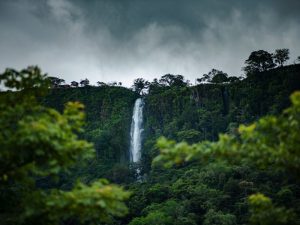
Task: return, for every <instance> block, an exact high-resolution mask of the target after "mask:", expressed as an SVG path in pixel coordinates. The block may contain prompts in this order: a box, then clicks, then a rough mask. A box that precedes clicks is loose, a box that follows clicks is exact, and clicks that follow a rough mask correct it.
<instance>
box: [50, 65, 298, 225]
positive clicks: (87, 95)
mask: <svg viewBox="0 0 300 225" xmlns="http://www.w3.org/2000/svg"><path fill="white" fill-rule="evenodd" d="M151 85H152V86H151ZM295 90H300V65H291V66H285V67H279V68H276V69H272V70H268V71H266V72H259V73H253V74H250V75H248V77H247V78H245V79H242V80H237V79H236V80H233V81H231V82H225V83H224V82H223V83H205V84H198V85H196V86H190V85H188V84H187V83H180V84H179V85H177V84H176V83H175V82H174V83H173V84H172V85H160V84H157V82H153V83H151V84H150V88H149V93H148V94H146V95H144V96H143V98H144V101H145V107H144V128H145V130H144V133H143V152H142V153H143V155H142V160H141V162H140V163H138V165H129V163H128V150H129V130H130V123H131V116H132V108H133V103H134V101H135V99H136V98H137V97H138V96H139V95H138V94H136V93H134V92H133V91H131V90H129V89H126V88H122V87H107V86H106V87H81V88H69V89H53V90H52V92H51V93H50V95H48V96H47V98H46V99H45V101H44V102H45V104H47V105H49V106H51V107H54V108H57V109H59V110H60V109H62V106H63V105H64V104H65V103H66V102H67V101H80V102H82V103H84V104H85V106H86V107H85V111H86V115H87V125H86V127H85V133H84V138H86V139H87V140H90V141H92V142H93V143H94V144H95V146H96V150H97V157H96V159H94V160H92V161H91V162H90V163H89V166H87V167H81V166H80V164H78V166H77V167H75V168H74V169H73V175H72V176H65V175H62V177H63V178H64V179H62V181H61V185H62V186H61V187H68V185H67V184H68V183H69V184H70V183H72V182H74V179H75V178H80V179H81V180H83V181H84V182H90V181H91V180H94V179H96V178H99V177H106V178H108V179H110V180H112V181H114V182H117V183H121V184H123V185H125V186H126V188H127V189H129V190H130V191H131V192H132V193H133V195H132V197H131V198H130V200H129V201H128V202H127V205H128V207H129V214H128V215H127V217H125V218H123V219H121V220H120V219H118V220H117V219H116V220H114V222H113V224H131V225H135V224H136V225H143V224H144V225H150V224H154V223H158V224H162V225H168V224H170V225H171V224H177V225H194V224H207V225H208V224H216V225H223V224H224V225H234V224H247V223H248V220H249V216H250V214H249V212H250V211H249V203H248V200H247V197H248V196H249V195H250V194H254V193H257V192H261V193H263V194H265V195H267V196H269V197H271V198H272V199H273V200H274V202H275V203H276V204H279V205H282V206H284V207H286V208H291V207H293V208H295V210H296V212H298V211H297V210H299V207H298V198H297V196H298V195H299V194H300V192H299V190H300V189H299V186H298V185H297V183H296V182H294V179H293V176H292V175H290V174H288V173H286V172H284V171H277V170H276V171H274V169H273V168H268V169H263V170H261V169H258V168H257V167H256V166H255V165H253V164H251V163H250V164H249V163H244V162H242V161H241V162H238V163H234V164H231V163H228V162H226V161H222V160H221V161H219V160H216V159H214V158H210V159H209V160H208V161H206V162H205V163H204V162H202V163H200V164H199V163H197V162H188V163H184V164H181V165H180V166H175V167H172V168H171V169H164V168H162V167H156V168H151V162H152V160H153V158H154V157H155V156H157V155H158V147H157V145H156V141H157V138H159V137H160V136H165V137H167V138H170V139H174V140H176V141H186V142H188V143H196V142H200V141H203V140H209V141H217V140H218V135H219V133H228V134H232V135H237V127H238V126H239V124H249V123H251V122H253V121H257V120H258V119H259V118H261V117H262V116H264V115H269V114H274V115H278V114H280V113H281V111H282V110H283V109H284V108H287V107H288V106H289V105H290V101H289V96H290V94H291V93H292V92H293V91H295ZM120 163H121V164H120ZM136 167H140V168H141V169H142V173H143V177H142V179H141V180H139V182H136V180H135V176H136V175H135V170H134V168H136ZM283 177H284V178H283ZM280 212H281V211H280ZM293 215H294V214H293ZM291 218H292V217H291ZM278 224H289V223H288V222H287V223H284V222H283V223H278ZM295 224H297V223H295Z"/></svg>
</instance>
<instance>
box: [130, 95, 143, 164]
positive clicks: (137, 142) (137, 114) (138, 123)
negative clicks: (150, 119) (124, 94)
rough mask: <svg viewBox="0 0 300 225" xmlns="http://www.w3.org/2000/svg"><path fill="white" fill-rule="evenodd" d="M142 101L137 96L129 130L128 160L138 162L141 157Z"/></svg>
mask: <svg viewBox="0 0 300 225" xmlns="http://www.w3.org/2000/svg"><path fill="white" fill-rule="evenodd" d="M143 107H144V102H143V100H142V99H141V98H138V99H137V100H136V101H135V103H134V107H133V115H132V122H131V130H130V161H131V162H138V161H139V160H140V157H141V147H142V132H143V129H142V124H143Z"/></svg>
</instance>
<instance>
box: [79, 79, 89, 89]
mask: <svg viewBox="0 0 300 225" xmlns="http://www.w3.org/2000/svg"><path fill="white" fill-rule="evenodd" d="M89 84H90V81H89V80H88V79H87V78H85V79H84V80H81V81H80V85H81V86H82V87H85V86H88V85H89Z"/></svg>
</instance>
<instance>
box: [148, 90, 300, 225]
mask: <svg viewBox="0 0 300 225" xmlns="http://www.w3.org/2000/svg"><path fill="white" fill-rule="evenodd" d="M291 102H292V106H291V107H290V108H288V109H287V110H285V111H284V112H283V113H282V114H281V115H279V116H277V117H275V116H267V117H264V118H261V119H259V120H258V121H257V122H255V123H253V124H252V125H248V126H244V125H241V126H240V128H239V135H238V136H234V135H220V139H219V141H218V142H202V143H199V144H193V145H188V144H187V143H184V142H183V143H178V144H176V142H174V141H169V140H167V139H165V138H161V139H159V141H158V143H157V145H158V147H159V148H160V155H159V156H157V157H156V158H155V160H154V164H159V163H163V164H164V165H165V166H167V167H171V166H173V165H174V164H175V165H176V164H177V165H178V164H182V163H184V162H188V161H191V160H194V159H198V160H200V161H201V162H202V163H204V162H207V161H209V160H210V159H212V158H214V159H219V160H226V161H228V162H230V163H235V164H240V163H243V164H246V165H255V166H259V167H260V168H262V169H267V168H272V170H273V171H276V170H279V171H283V172H285V173H286V174H291V175H292V178H293V179H296V180H298V179H299V173H300V168H299V160H300V154H299V151H297V149H299V147H300V92H295V93H294V94H293V95H291ZM239 186H240V188H244V189H245V191H246V189H247V188H251V187H252V186H253V182H248V181H242V182H240V183H239ZM231 189H232V188H231ZM285 193H287V194H285ZM278 195H279V196H285V195H290V196H291V192H289V191H288V190H285V191H284V190H281V191H280V192H278ZM281 198H282V197H281ZM249 202H250V211H251V213H252V215H251V217H250V221H251V222H252V223H253V224H262V225H267V224H298V222H296V221H298V220H297V219H296V215H295V213H294V210H296V209H297V207H298V205H297V204H296V205H293V206H292V207H293V208H294V210H293V209H286V208H285V207H276V206H274V205H273V204H272V201H271V199H270V198H268V197H266V196H264V195H262V194H256V195H251V196H250V197H249ZM210 223H212V222H210ZM217 224H222V223H220V222H219V223H217ZM225 224H227V223H225Z"/></svg>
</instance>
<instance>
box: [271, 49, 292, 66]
mask: <svg viewBox="0 0 300 225" xmlns="http://www.w3.org/2000/svg"><path fill="white" fill-rule="evenodd" d="M289 54H290V50H289V49H287V48H283V49H276V50H275V54H274V56H273V58H274V61H275V63H278V64H279V65H280V66H283V64H284V63H285V62H286V61H287V60H289V59H290V57H289Z"/></svg>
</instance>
